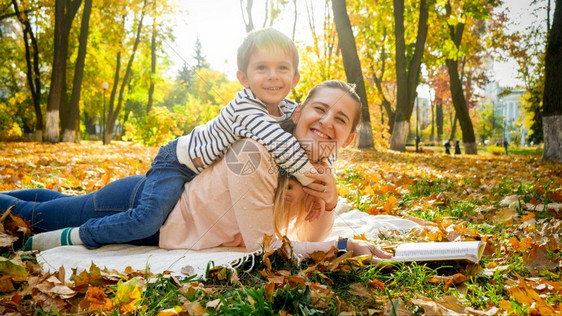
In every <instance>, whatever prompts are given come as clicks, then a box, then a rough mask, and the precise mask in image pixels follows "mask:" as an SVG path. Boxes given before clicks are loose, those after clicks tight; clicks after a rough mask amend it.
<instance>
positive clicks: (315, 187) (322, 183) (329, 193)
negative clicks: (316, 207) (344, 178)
mask: <svg viewBox="0 0 562 316" xmlns="http://www.w3.org/2000/svg"><path fill="white" fill-rule="evenodd" d="M315 167H316V168H317V171H318V173H316V174H307V176H308V177H310V178H312V179H314V180H315V181H314V182H313V183H311V184H309V185H308V186H306V187H303V190H304V192H306V193H308V194H309V195H310V196H314V197H315V198H318V199H320V200H322V201H323V203H324V207H323V209H324V210H327V211H332V210H334V209H335V208H336V205H337V203H338V190H337V188H336V180H335V178H334V176H333V174H332V169H331V168H330V166H329V165H328V164H327V163H325V162H324V163H322V164H320V165H316V166H315Z"/></svg>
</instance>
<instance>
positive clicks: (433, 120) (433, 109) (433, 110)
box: [429, 99, 435, 142]
mask: <svg viewBox="0 0 562 316" xmlns="http://www.w3.org/2000/svg"><path fill="white" fill-rule="evenodd" d="M429 102H431V99H430V100H429ZM429 105H430V109H431V134H430V135H429V139H430V140H431V141H432V142H434V141H435V104H434V103H433V102H431V103H430V104H429Z"/></svg>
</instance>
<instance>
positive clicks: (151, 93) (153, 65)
mask: <svg viewBox="0 0 562 316" xmlns="http://www.w3.org/2000/svg"><path fill="white" fill-rule="evenodd" d="M156 34H157V28H156V18H154V20H153V21H152V40H151V42H150V57H151V63H150V86H149V87H148V103H147V105H146V114H148V113H150V110H151V109H152V103H153V102H154V77H155V76H156Z"/></svg>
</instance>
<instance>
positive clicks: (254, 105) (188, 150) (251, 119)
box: [177, 89, 316, 185]
mask: <svg viewBox="0 0 562 316" xmlns="http://www.w3.org/2000/svg"><path fill="white" fill-rule="evenodd" d="M296 106H297V104H296V103H295V102H294V101H291V100H288V99H284V100H283V101H281V103H280V104H279V109H280V110H281V112H282V113H283V115H282V116H281V117H274V116H271V115H270V114H269V113H268V112H267V108H266V107H265V105H264V104H263V103H262V102H261V101H260V100H259V99H258V98H256V96H255V95H254V93H253V92H252V91H251V90H250V89H244V90H241V91H240V92H238V94H237V95H236V98H235V99H234V100H232V101H231V102H230V103H229V104H227V105H226V106H225V107H223V108H222V109H221V111H220V113H219V115H218V116H217V117H215V118H213V119H212V120H210V121H209V122H207V123H206V124H204V125H200V126H197V127H195V128H194V129H193V130H192V131H191V133H190V134H189V135H186V136H182V137H180V138H179V139H178V147H177V155H178V160H179V162H181V163H182V164H184V165H186V166H187V167H189V168H190V169H192V170H193V171H194V172H195V173H197V174H198V173H200V172H201V171H202V170H203V169H205V168H206V167H208V166H209V165H211V164H212V163H213V162H215V161H216V160H218V159H220V158H221V157H223V156H224V155H225V154H226V152H227V151H228V149H229V148H230V147H231V146H232V145H233V144H234V143H235V142H236V141H238V140H239V139H241V138H245V137H247V138H252V139H254V140H256V141H257V142H259V143H260V144H262V145H264V146H265V147H266V148H267V149H268V151H269V152H270V153H271V154H272V156H273V159H274V160H275V163H276V164H277V166H279V167H280V168H282V169H283V170H284V171H286V172H288V173H289V174H292V175H293V176H295V177H296V178H297V179H298V180H299V182H300V183H302V184H303V185H308V184H310V183H312V182H313V180H312V179H311V178H309V177H307V176H305V175H304V174H305V173H307V172H314V171H315V170H316V169H315V168H314V167H313V166H312V164H311V163H310V161H309V160H308V156H307V154H306V152H305V150H304V149H303V148H302V147H301V146H300V144H299V142H298V141H297V139H296V138H295V137H294V136H293V135H292V134H290V133H287V132H285V131H284V130H283V129H282V128H281V126H280V125H279V123H280V122H282V121H284V120H286V119H290V118H291V115H292V113H293V111H294V110H295V108H296ZM195 158H200V159H201V161H202V163H203V167H202V168H199V167H197V166H195V164H194V162H193V160H194V159H195Z"/></svg>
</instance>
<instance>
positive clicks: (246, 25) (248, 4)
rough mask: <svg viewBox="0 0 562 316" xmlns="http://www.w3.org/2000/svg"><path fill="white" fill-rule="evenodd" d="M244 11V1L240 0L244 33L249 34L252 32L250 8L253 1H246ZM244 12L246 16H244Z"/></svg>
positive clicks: (252, 21)
mask: <svg viewBox="0 0 562 316" xmlns="http://www.w3.org/2000/svg"><path fill="white" fill-rule="evenodd" d="M247 1H248V2H247V3H246V9H245V10H244V4H243V2H244V0H240V9H241V10H242V18H243V19H244V26H245V27H246V33H250V32H251V31H253V30H254V20H253V19H252V6H253V5H254V1H253V0H247ZM244 11H246V15H244ZM246 16H247V17H248V20H246Z"/></svg>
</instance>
